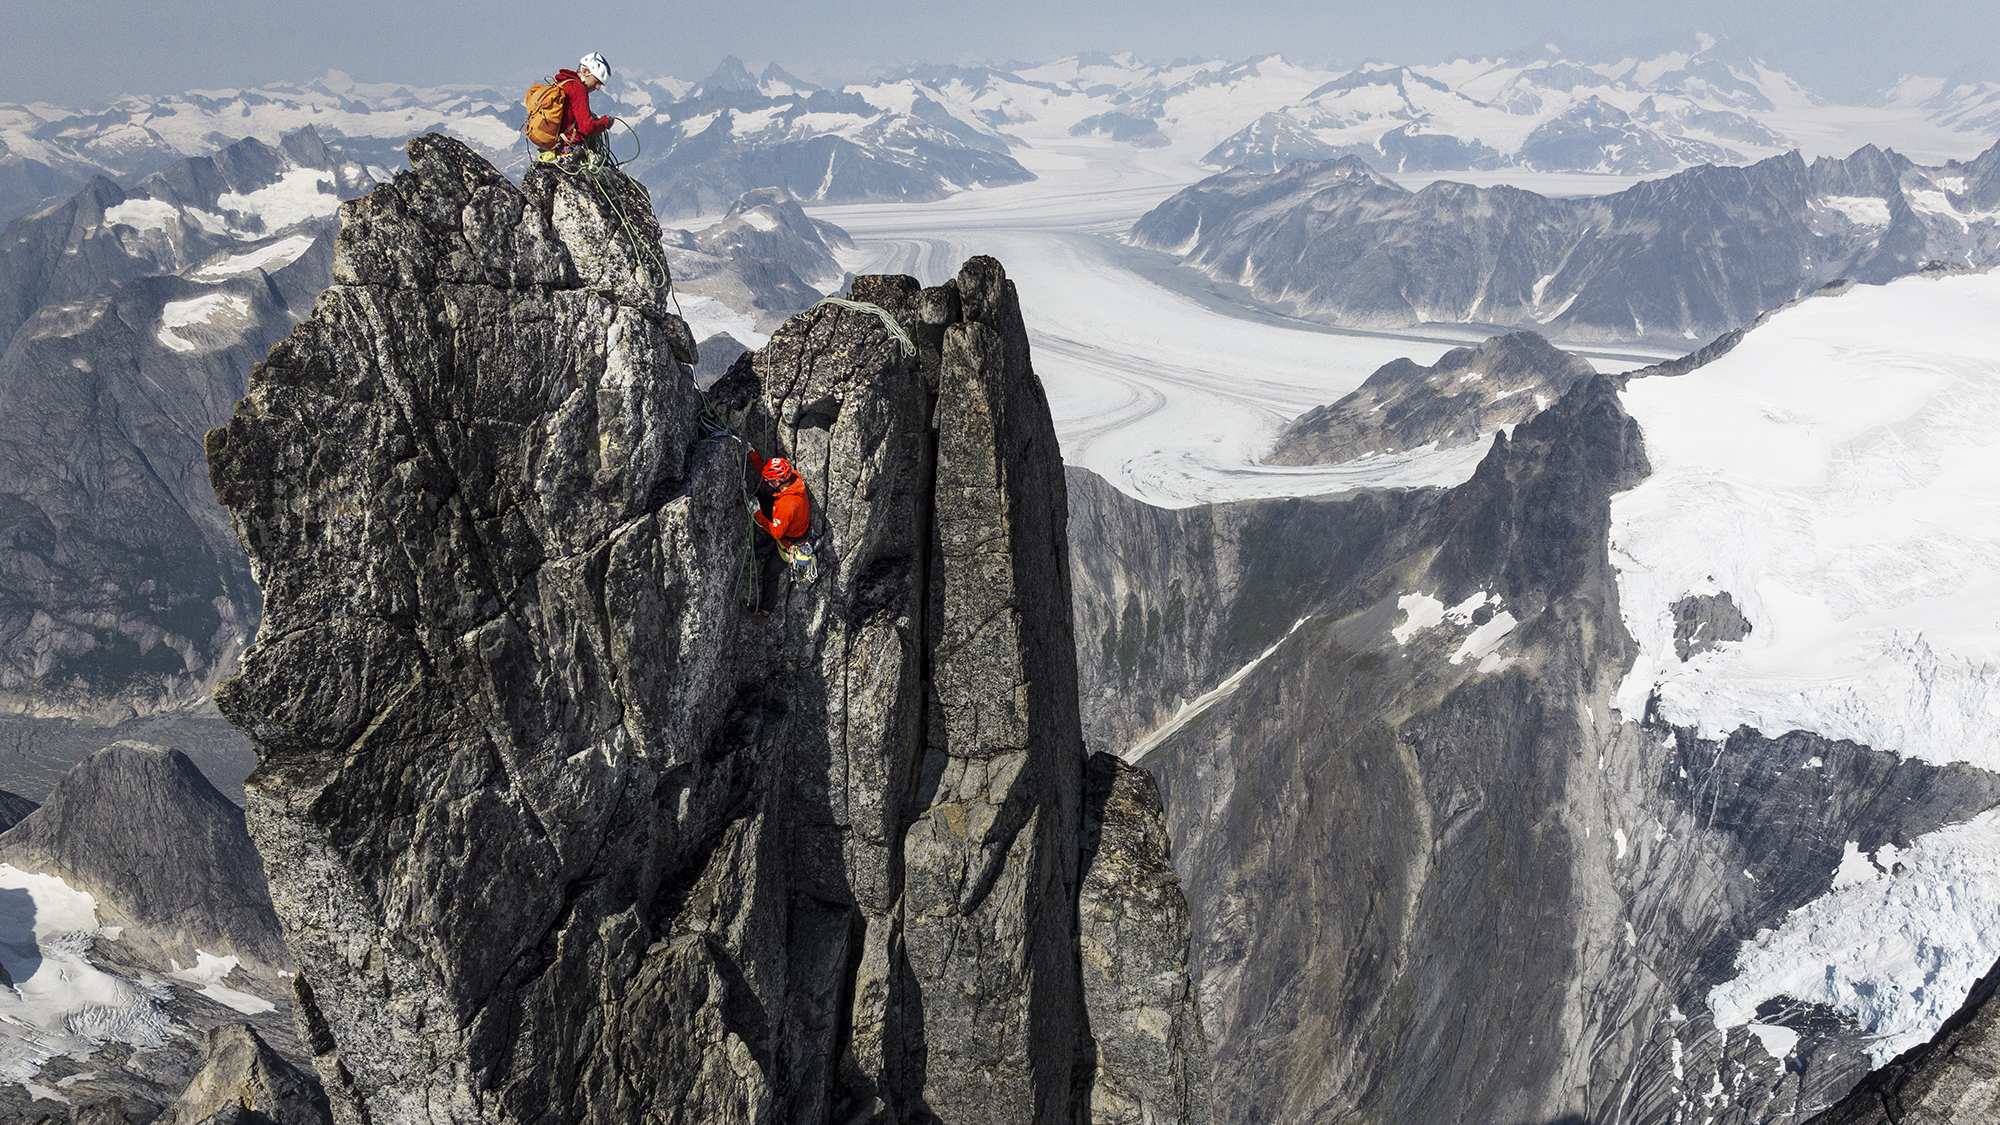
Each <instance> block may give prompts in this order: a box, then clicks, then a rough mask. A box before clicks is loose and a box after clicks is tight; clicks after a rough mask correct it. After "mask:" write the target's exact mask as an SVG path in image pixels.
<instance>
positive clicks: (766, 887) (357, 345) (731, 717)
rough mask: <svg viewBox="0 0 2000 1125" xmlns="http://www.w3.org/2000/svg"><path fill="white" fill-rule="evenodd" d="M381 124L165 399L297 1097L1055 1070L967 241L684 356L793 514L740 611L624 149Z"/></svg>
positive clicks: (1002, 392) (1021, 679)
mask: <svg viewBox="0 0 2000 1125" xmlns="http://www.w3.org/2000/svg"><path fill="white" fill-rule="evenodd" d="M410 156H411V163H412V167H413V171H412V172H411V173H407V174H404V175H401V176H399V177H397V180H396V182H395V183H394V184H391V185H388V186H386V187H384V188H382V189H378V191H377V192H376V193H375V194H374V195H372V196H371V197H370V198H368V199H367V200H363V201H356V202H355V203H351V204H349V205H347V207H346V208H345V210H344V212H343V220H344V225H343V230H342V233H341V236H340V240H339V258H338V259H337V261H336V264H335V275H336V278H337V279H338V280H339V282H340V284H337V285H336V286H335V287H334V288H332V289H330V290H328V291H327V292H326V293H325V294H323V295H322V297H321V298H320V302H319V306H318V309H317V311H316V313H315V315H314V316H313V317H312V318H311V319H310V320H308V321H307V322H305V323H304V324H302V325H301V326H300V327H299V328H298V330H297V331H295V332H294V334H293V335H292V337H291V338H290V339H289V340H288V341H286V342H285V343H284V344H282V345H280V346H279V347H277V348H276V349H274V350H273V351H272V354H271V357H270V359H269V360H268V361H267V362H266V363H264V364H263V365H261V366H260V367H259V368H258V369H257V371H256V373H255V374H254V375H253V376H252V379H251V384H250V393H249V396H248V397H247V398H246V399H245V400H244V401H243V403H241V404H240V405H239V407H238V410H237V413H236V415H235V417H234V418H233V419H232V421H231V422H230V423H229V424H228V426H226V427H224V428H223V429H219V430H217V431H214V432H213V433H212V434H211V435H210V437H209V444H208V450H209V458H210V465H211V472H212V476H213V480H214V482H215V485H216V489H217V493H218V496H219V497H220V498H221V500H222V501H223V503H224V504H225V505H226V506H227V507H228V508H229V509H230V511H231V513H232V514H233V516H234V518H235V520H236V524H237V529H238V533H239V535H240V537H241V539H242V541H243V543H244V546H245V548H246V549H247V551H248V552H249V554H250V556H251V559H252V562H253V566H254V568H255V571H256V574H257V577H258V580H259V582H260V584H261V586H262V588H263V590H264V593H265V597H266V617H265V622H264V626H263V632H262V633H261V634H260V638H259V641H258V644H257V646H256V647H255V648H253V649H252V651H251V652H250V654H249V655H248V656H247V657H246V659H245V662H244V671H243V674H242V675H241V676H240V677H239V678H238V679H236V680H233V681H231V682H229V683H227V684H225V685H224V686H223V688H222V689H221V690H220V692H219V693H218V702H219V703H220V705H221V707H222V709H223V711H224V713H225V714H226V715H228V716H229V717H230V718H231V719H232V720H233V721H235V722H237V723H238V724H240V725H241V726H242V727H243V728H244V729H245V730H246V731H248V732H249V733H250V734H251V735H252V737H253V739H254V740H255V742H256V744H257V748H258V752H259V755H260V758H261V762H260V765H259V768H258V771H257V772H256V773H255V774H254V775H253V776H252V778H251V780H250V782H249V785H248V791H249V798H250V820H251V826H252V831H253V833H254V834H255V836H256V838H257V840H258V842H259V845H260V846H261V847H262V848H263V850H264V852H265V854H266V856H267V857H268V858H269V859H270V861H271V864H270V866H271V870H272V872H273V876H274V878H273V897H274V900H275V901H276V904H277V908H278V913H279V916H280V918H281V920H282V921H283V923H284V926H285V930H286V933H287V937H288V940H289V941H290V943H291V947H292V949H293V951H294V953H295V954H296V956H297V959H298V961H299V963H300V976H299V978H298V990H297V991H298V998H299V1010H300V1016H301V1028H302V1031H303V1033H304V1035H305V1038H306V1039H307V1040H308V1043H309V1046H310V1047H311V1049H312V1050H313V1052H314V1054H315V1056H316V1060H317V1063H318V1066H319V1069H320V1072H321V1074H322V1076H323V1078H325V1079H326V1081H327V1085H328V1092H329V1095H330V1097H331V1099H332V1102H333V1106H334V1111H335V1115H336V1117H337V1118H339V1119H341V1120H343V1121H358V1120H367V1121H370V1122H373V1123H375V1125H386V1123H389V1122H405V1121H408V1122H417V1121H422V1122H446V1121H452V1122H461V1121H465V1122H469V1121H485V1120H493V1121H498V1120H508V1121H522V1122H530V1121H533V1122H573V1121H592V1122H600V1121H601V1122H613V1121H617V1122H625V1121H633V1122H636V1121H640V1120H646V1121H649V1122H653V1121H657V1122H681V1121H689V1122H692V1121H703V1122H790V1121H810V1120H837V1121H881V1122H897V1121H910V1122H916V1121H928V1120H951V1121H992V1122H1003V1121H1004V1122H1022V1121H1046V1122H1057V1121H1061V1122H1070V1121H1075V1120H1078V1119H1079V1118H1081V1117H1083V1116H1084V1115H1086V1114H1087V1113H1088V1107H1089V1105H1090V1098H1091V1087H1092V1084H1093V1075H1094V1074H1095V1073H1096V1071H1097V1069H1098V1065H1099V1062H1100V1055H1099V1052H1098V1050H1097V1045H1096V1043H1095V1041H1094V1040H1093V1038H1092V1027H1093V1024H1094V1023H1095V1021H1096V1016H1097V1012H1098V1000H1097V997H1100V996H1102V995H1104V994H1105V991H1106V990H1105V989H1104V988H1102V987H1100V988H1096V989H1090V988H1086V983H1085V980H1084V979H1083V977H1084V972H1083V968H1082V956H1081V954H1080V952H1079V938H1078V934H1079V930H1080V929H1081V928H1083V927H1084V926H1085V925H1090V926H1092V927H1100V926H1104V925H1110V924H1112V920H1111V919H1109V918H1107V917H1106V916H1105V913H1104V912H1105V911H1106V910H1107V909H1112V908H1113V907H1110V906H1107V905H1105V903H1107V902H1108V901H1109V900H1102V901H1099V902H1094V903H1091V904H1087V905H1086V906H1085V907H1084V908H1082V909H1081V910H1080V908H1079V891H1080V886H1079V884H1080V880H1081V879H1082V877H1083V863H1082V852H1081V849H1080V837H1081V835H1082V833H1083V829H1084V811H1085V799H1084V793H1085V784H1084V752H1083V746H1082V739H1081V733H1080V729H1079V725H1078V718H1077V698H1076V694H1075V684H1076V665H1075V653H1074V646H1073V641H1072V635H1071V625H1070V618H1069V577H1068V569H1067V542H1066V539H1065V535H1064V519H1063V516H1064V512H1065V499H1064V492H1063V476H1062V468H1061V463H1060V460H1059V458H1058V456H1057V451H1056V445H1055V435H1054V429H1053V425H1052V423H1051V421H1050V418H1049V413H1048V408H1047V403H1046V400H1045V398H1044V397H1043V394H1042V390H1041V385H1040V382H1039V380H1037V378H1036V377H1035V375H1034V373H1033V370H1032V367H1031V365H1030V361H1029V355H1028V345H1027V336H1026V332H1025V330H1024V328H1023V325H1022V323H1021V318H1020V311H1019V303H1018V301H1017V299H1016V297H1015V293H1014V289H1013V286H1012V284H1011V283H1010V282H1008V281H1007V280H1006V278H1005V276H1004V274H1003V273H1002V271H1001V269H1000V266H999V264H998V263H997V262H994V261H992V260H991V259H984V258H975V259H973V260H972V261H970V262H968V263H966V266H965V268H964V270H963V271H962V272H961V273H960V274H959V276H958V277H957V278H956V279H955V280H954V281H952V282H950V283H948V284H946V285H943V286H939V287H936V288H933V289H920V288H919V287H918V286H917V285H916V283H915V282H913V281H911V280H910V279H908V278H868V279H862V280H861V281H858V282H857V283H856V285H855V292H854V295H855V296H856V297H858V298H860V299H863V300H868V301H872V302H874V303H876V304H878V305H880V306H882V307H883V308H885V309H886V310H888V312H889V313H890V314H891V315H892V316H893V317H894V318H895V319H896V321H897V322H898V324H899V325H900V327H901V328H902V329H904V330H906V331H907V332H908V333H909V334H910V335H911V336H913V337H914V338H915V342H916V353H917V354H916V355H914V356H906V355H905V354H904V353H903V351H902V349H901V347H900V346H899V345H898V343H897V342H896V341H895V340H894V339H893V338H892V336H891V335H890V334H889V333H888V332H887V331H886V330H885V328H884V326H883V325H882V324H881V323H880V322H879V321H878V320H877V319H876V318H875V317H873V316H870V315H867V314H862V313H855V312H852V311H847V310H836V309H823V310H819V311H817V312H815V313H812V314H808V315H804V316H800V317H797V318H794V319H793V320H792V321H790V322H788V323H787V324H785V325H784V326H783V327H782V328H780V329H779V331H778V332H777V333H776V335H775V336H774V338H773V339H772V341H771V343H770V345H769V346H768V347H766V348H765V349H763V351H761V352H760V353H758V354H757V356H756V357H755V359H754V360H753V361H752V362H750V363H746V364H739V365H738V366H737V368H736V369H735V370H734V371H732V373H731V374H730V375H729V376H728V377H726V378H725V379H724V380H722V382H721V383H719V384H718V385H717V386H716V387H715V388H714V390H713V392H712V393H711V395H710V398H711V400H712V401H713V402H714V403H715V405H716V408H717V409H718V410H720V411H721V412H723V413H724V414H725V415H726V416H727V419H728V421H729V424H730V425H731V427H732V428H733V429H734V430H735V431H736V432H737V433H739V434H743V435H745V436H746V437H748V438H749V439H750V440H751V441H752V442H753V443H754V444H755V445H756V446H757V447H758V448H759V449H760V450H763V451H765V452H767V453H781V454H783V455H785V456H787V457H789V458H790V459H791V460H792V461H793V462H794V463H795V464H796V465H798V466H799V468H800V470H801V471H802V472H803V474H804V476H805V478H806V480H807V482H808V484H809V486H810V487H811V489H812V493H813V496H814V498H815V501H816V502H817V504H818V507H819V511H820V512H821V513H822V516H823V521H824V524H825V528H826V530H825V533H824V536H823V538H822V542H821V547H820V570H821V573H820V576H819V578H818V580H817V582H816V583H814V584H811V585H796V584H787V585H786V586H785V587H784V594H783V597H782V604H781V605H779V606H778V607H776V609H775V612H774V613H773V614H772V616H771V619H770V620H769V622H768V623H764V622H760V621H758V620H757V619H756V618H755V617H754V616H753V613H752V608H753V607H751V606H748V605H746V604H745V600H744V598H743V596H742V595H743V593H744V586H745V579H746V577H751V576H750V575H747V574H746V567H747V566H749V565H750V560H749V550H750V546H751V542H752V540H751V535H752V534H753V532H752V530H751V528H750V525H749V524H748V522H747V521H746V519H745V518H744V516H743V514H742V509H743V500H742V491H741V484H740V482H741V480H742V477H743V451H742V449H741V447H740V446H739V445H737V444H736V443H735V442H733V441H725V442H719V443H718V442H716V441H713V440H707V441H704V440H700V439H702V438H703V435H704V433H705V432H706V431H705V429H704V427H703V426H701V425H700V423H699V422H698V415H699V413H700V411H701V409H702V400H701V398H700V396H699V395H698V393H697V392H696V390H695V387H694V383H693V382H692V380H691V379H690V378H688V376H687V374H686V373H685V371H684V370H683V367H682V362H684V361H687V360H691V359H692V356H691V355H690V354H688V341H687V337H686V329H685V327H684V325H683V324H682V323H681V321H680V320H679V318H678V317H676V316H674V315H672V314H671V312H670V311H669V307H668V306H666V305H664V304H662V291H661V290H660V289H658V288H656V287H655V286H654V284H653V283H654V282H656V281H660V280H664V279H660V278H656V277H653V276H651V275H650V274H649V273H648V272H647V271H648V270H649V269H650V268H651V266H650V263H649V262H648V261H647V260H646V259H645V257H644V256H643V255H633V254H631V253H630V252H629V248H628V247H626V245H625V244H624V243H622V242H621V240H622V238H623V237H624V236H623V233H622V229H621V224H620V223H619V222H618V221H616V220H617V218H618V217H617V215H616V214H615V211H614V209H613V207H612V201H613V200H621V196H620V195H619V194H618V193H620V192H624V193H627V194H626V195H625V196H623V197H622V203H623V205H624V209H625V211H626V213H627V214H628V215H629V216H630V219H631V221H632V223H633V225H635V226H636V227H638V228H639V233H640V236H641V238H655V239H656V238H657V237H658V230H657V227H656V226H655V225H654V223H653V221H652V219H651V217H650V214H651V212H650V208H648V207H646V206H645V205H644V199H643V193H642V192H639V190H638V189H637V188H636V186H635V185H631V184H629V183H623V182H614V183H611V184H609V185H608V186H609V188H610V193H609V194H606V193H600V192H596V191H594V190H593V189H592V187H591V186H590V185H588V184H587V183H585V182H580V181H576V180H572V179H569V178H565V177H561V176H559V175H557V174H555V173H553V172H549V171H545V170H539V169H538V170H534V171H531V172H530V173H529V174H528V176H527V178H526V180H525V181H524V183H523V185H522V187H521V188H520V189H518V190H517V189H515V188H513V187H512V185H510V184H508V183H507V181H506V180H505V179H504V178H502V177H500V176H499V175H498V174H497V173H494V172H493V170H492V169H491V168H490V166H487V165H486V164H485V163H484V161H481V160H479V158H477V157H476V156H474V155H473V154H472V153H471V152H470V151H469V150H467V149H465V148H464V147H463V146H461V145H458V144H457V143H456V142H453V141H449V140H446V139H443V138H439V137H425V138H419V139H418V140H415V141H412V142H411V145H410ZM752 584H754V581H753V582H752ZM1125 807H1126V806H1122V805H1121V806H1120V808H1121V809H1124V808H1125ZM1145 815H1151V816H1153V817H1155V820H1154V821H1153V822H1152V824H1151V829H1150V830H1151V831H1157V830H1158V827H1159V826H1158V822H1157V810H1154V811H1152V812H1151V813H1150V814H1149V813H1147V812H1145V811H1144V810H1143V808H1142V807H1141V806H1132V811H1131V812H1130V813H1129V814H1128V813H1127V812H1123V811H1121V812H1120V813H1119V814H1118V819H1117V823H1118V824H1119V825H1121V826H1122V827H1119V828H1118V829H1117V830H1116V831H1106V832H1105V834H1104V838H1105V839H1106V840H1113V841H1118V840H1126V839H1132V840H1141V839H1147V838H1149V837H1148V832H1149V829H1148V827H1147V826H1146V825H1143V824H1133V823H1131V820H1130V818H1131V817H1133V816H1140V817H1143V816H1145ZM1106 850H1107V849H1106V848H1105V847H1104V846H1100V847H1099V848H1098V851H1097V858H1096V860H1095V865H1096V867H1097V868H1102V869H1103V870H1106V871H1108V870H1111V869H1112V867H1110V866H1107V864H1108V863H1110V862H1111V861H1110V860H1108V859H1107V857H1106V854H1105V853H1106ZM1149 862H1150V861H1149V860H1148V859H1147V858H1146V857H1145V856H1140V857H1135V858H1133V859H1131V860H1130V863H1131V864H1133V865H1134V869H1135V870H1151V871H1154V874H1155V877H1156V878H1157V876H1158V871H1157V867H1158V864H1157V863H1153V864H1152V866H1150V867H1149V866H1148V864H1149ZM1168 889H1170V888H1167V887H1165V886H1164V885H1162V886H1158V887H1156V888H1155V892H1154V895H1155V898H1158V896H1160V895H1163V894H1165V893H1166V891H1167V890H1168ZM1154 967H1155V968H1160V967H1163V966H1154ZM1181 984H1182V986H1183V995H1184V996H1185V987H1184V986H1185V979H1184V977H1183V978H1181ZM1129 987H1130V988H1133V989H1144V990H1152V991H1141V992H1140V995H1141V996H1149V995H1152V994H1153V992H1155V991H1162V986H1161V985H1160V983H1159V982H1158V981H1155V980H1147V981H1145V982H1132V983H1131V984H1130V985H1129ZM1110 991H1111V992H1112V993H1115V992H1116V989H1115V987H1112V988H1111V989H1110ZM1164 991H1165V992H1171V991H1172V988H1171V986H1170V985H1169V986H1168V987H1165V988H1164ZM1109 1003H1111V1005H1112V1007H1113V1009H1115V1010H1116V1011H1118V1012H1126V1011H1130V1010H1134V1009H1136V1008H1138V1007H1139V1006H1140V1001H1139V1000H1136V999H1133V1000H1124V999H1117V998H1114V999H1113V1000H1111V1001H1109ZM1185 1022H1186V1021H1185V1020H1184V1021H1183V1025H1185ZM1179 1051H1180V1053H1181V1054H1182V1055H1188V1053H1189V1052H1193V1055H1195V1056H1198V1055H1199V1040H1198V1037H1196V1038H1195V1040H1194V1041H1193V1042H1188V1041H1186V1039H1185V1038H1183V1040H1182V1042H1181V1043H1180V1045H1179ZM1102 1058H1103V1059H1104V1060H1108V1064H1109V1069H1111V1070H1112V1071H1113V1072H1114V1073H1113V1074H1112V1075H1111V1078H1112V1079H1114V1080H1117V1081H1118V1082H1120V1084H1121V1086H1122V1087H1124V1088H1132V1089H1140V1088H1144V1087H1145V1086H1146V1083H1147V1082H1148V1081H1149V1080H1150V1079H1149V1078H1148V1076H1146V1075H1138V1074H1119V1073H1115V1071H1116V1068H1117V1067H1119V1066H1122V1065H1128V1064H1127V1063H1125V1062H1121V1061H1120V1060H1121V1059H1124V1060H1131V1063H1130V1064H1129V1065H1138V1064H1143V1063H1146V1062H1147V1061H1149V1060H1147V1059H1144V1058H1141V1057H1140V1056H1138V1055H1136V1054H1133V1053H1130V1052H1127V1053H1122V1054H1121V1053H1120V1052H1119V1051H1118V1050H1117V1049H1116V1047H1115V1045H1114V1046H1112V1047H1108V1048H1107V1049H1106V1050H1105V1052H1104V1053H1103V1056H1102ZM1180 1065H1181V1067H1182V1069H1183V1070H1187V1071H1193V1070H1194V1069H1196V1068H1197V1065H1198V1064H1197V1063H1196V1062H1195V1061H1193V1058H1192V1057H1189V1058H1185V1059H1183V1060H1182V1061H1181V1063H1180ZM1104 1080H1105V1079H1103V1078H1098V1079H1097V1081H1104ZM1206 1110H1207V1107H1206V1105H1205V1104H1202V1105H1196V1104H1193V1102H1192V1101H1188V1102H1184V1103H1183V1105H1182V1107H1181V1108H1180V1109H1179V1111H1178V1113H1179V1116H1167V1117H1163V1118H1161V1119H1162V1120H1189V1121H1194V1120H1205V1119H1206Z"/></svg>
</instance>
